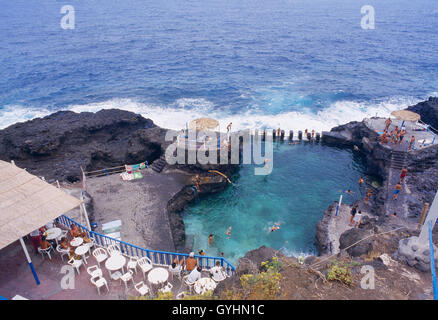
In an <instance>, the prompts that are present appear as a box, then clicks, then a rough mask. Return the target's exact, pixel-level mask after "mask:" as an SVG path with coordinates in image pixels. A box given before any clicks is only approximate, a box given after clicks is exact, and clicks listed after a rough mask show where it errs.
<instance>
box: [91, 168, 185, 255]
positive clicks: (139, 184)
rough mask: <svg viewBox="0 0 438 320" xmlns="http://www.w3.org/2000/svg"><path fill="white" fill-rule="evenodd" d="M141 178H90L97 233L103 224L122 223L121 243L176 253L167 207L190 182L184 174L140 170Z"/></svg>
mask: <svg viewBox="0 0 438 320" xmlns="http://www.w3.org/2000/svg"><path fill="white" fill-rule="evenodd" d="M141 172H142V174H143V178H142V179H138V180H132V181H123V180H122V179H121V177H120V175H119V174H114V175H110V176H104V177H99V178H91V179H87V192H88V193H89V194H90V195H91V197H92V198H93V205H94V221H96V222H98V225H99V227H98V229H97V230H96V231H97V232H100V233H101V232H102V230H101V226H102V224H103V223H106V222H110V221H113V220H119V219H120V220H122V227H121V232H120V233H121V240H123V241H126V242H129V243H132V244H134V245H136V246H139V247H142V248H147V249H152V250H161V251H175V246H174V242H173V239H172V234H171V229H170V224H169V219H168V215H167V212H166V205H167V202H168V201H169V200H170V198H171V197H172V196H173V195H174V194H175V193H177V192H178V191H180V190H181V189H182V188H183V186H184V185H185V184H187V183H190V178H191V175H188V174H186V173H184V172H182V171H176V170H175V171H163V172H162V173H156V172H155V171H153V170H151V169H150V168H149V169H145V170H142V171H141Z"/></svg>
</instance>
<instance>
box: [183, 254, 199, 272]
mask: <svg viewBox="0 0 438 320" xmlns="http://www.w3.org/2000/svg"><path fill="white" fill-rule="evenodd" d="M194 256H195V253H194V252H190V255H189V257H188V258H187V259H186V271H189V272H190V271H192V270H193V269H195V268H196V266H197V265H198V261H196V259H195V258H194Z"/></svg>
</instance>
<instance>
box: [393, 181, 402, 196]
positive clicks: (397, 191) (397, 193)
mask: <svg viewBox="0 0 438 320" xmlns="http://www.w3.org/2000/svg"><path fill="white" fill-rule="evenodd" d="M402 188H403V187H402V185H401V184H400V183H397V185H396V186H395V189H394V198H393V199H394V200H397V198H398V195H399V193H400V191H401V190H402Z"/></svg>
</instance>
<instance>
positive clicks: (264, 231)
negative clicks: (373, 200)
mask: <svg viewBox="0 0 438 320" xmlns="http://www.w3.org/2000/svg"><path fill="white" fill-rule="evenodd" d="M273 163H274V166H273V168H274V169H273V171H272V173H271V174H270V175H268V176H256V175H254V174H253V170H254V166H253V165H244V166H242V168H241V169H240V171H239V173H238V174H236V175H235V176H233V177H232V178H231V179H232V182H233V185H230V186H229V187H228V188H227V189H226V190H225V192H222V193H220V194H216V195H209V196H208V197H203V198H200V200H199V202H198V203H194V204H192V205H191V206H190V207H188V208H187V209H186V210H185V212H184V214H183V219H184V224H185V228H186V235H187V236H188V239H193V249H194V251H195V252H196V253H197V252H198V251H199V250H201V249H202V250H204V251H205V252H206V254H207V255H211V256H219V255H220V253H221V252H223V253H224V256H225V258H226V259H227V260H229V261H230V262H233V263H236V262H237V260H238V258H240V257H243V256H244V255H245V253H246V252H247V251H249V250H253V249H257V248H259V247H260V246H262V245H266V246H268V247H271V248H274V249H276V250H280V251H282V252H283V253H285V254H286V255H294V256H300V255H310V254H316V250H315V246H314V244H313V241H314V239H315V234H316V228H315V226H316V223H317V222H318V221H320V220H321V218H322V216H323V213H324V210H325V209H327V207H328V206H329V204H332V203H333V201H338V200H339V197H340V195H341V194H343V200H342V203H352V202H353V201H354V200H358V199H359V198H361V197H363V196H364V191H365V187H362V188H360V187H359V184H358V181H359V178H360V177H361V176H363V177H364V178H365V184H366V185H371V183H372V182H373V181H374V178H373V177H367V176H366V175H365V174H364V166H363V163H362V159H361V158H360V157H358V156H357V155H355V154H354V153H353V152H352V151H350V150H341V149H337V148H332V147H326V146H322V145H320V144H313V143H307V142H303V143H301V144H296V145H290V144H289V143H287V142H285V143H275V148H274V162H273ZM348 189H350V190H351V191H352V194H350V195H349V194H346V193H345V191H346V190H348ZM276 224H278V225H279V226H280V229H279V230H276V231H274V232H270V229H271V228H272V227H273V226H274V225H276ZM230 226H231V237H230V238H229V239H228V236H227V234H226V232H227V229H228V228H229V227H230ZM210 234H213V245H209V244H208V237H209V235H210Z"/></svg>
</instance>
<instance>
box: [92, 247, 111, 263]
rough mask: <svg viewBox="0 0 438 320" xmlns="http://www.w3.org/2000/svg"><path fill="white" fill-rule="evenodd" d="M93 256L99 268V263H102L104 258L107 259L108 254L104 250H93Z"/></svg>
mask: <svg viewBox="0 0 438 320" xmlns="http://www.w3.org/2000/svg"><path fill="white" fill-rule="evenodd" d="M93 256H94V257H95V258H96V260H97V264H98V265H99V267H100V263H101V262H102V261H105V260H106V258H108V254H107V252H106V250H105V249H104V248H97V249H94V251H93Z"/></svg>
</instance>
